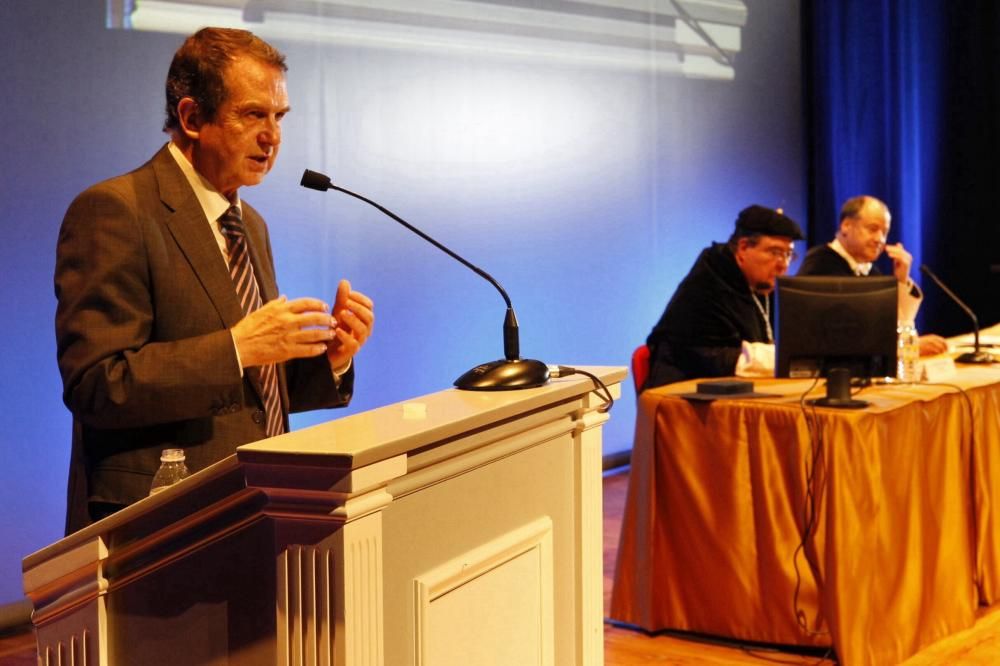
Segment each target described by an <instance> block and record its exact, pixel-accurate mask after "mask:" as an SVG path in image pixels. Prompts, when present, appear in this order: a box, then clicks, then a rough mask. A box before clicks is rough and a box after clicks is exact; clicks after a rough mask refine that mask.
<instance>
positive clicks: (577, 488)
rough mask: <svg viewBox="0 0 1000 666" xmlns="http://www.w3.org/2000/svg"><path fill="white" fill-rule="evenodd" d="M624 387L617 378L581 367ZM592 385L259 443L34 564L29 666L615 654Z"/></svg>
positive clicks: (597, 658) (534, 659)
mask: <svg viewBox="0 0 1000 666" xmlns="http://www.w3.org/2000/svg"><path fill="white" fill-rule="evenodd" d="M586 369H587V370H589V371H591V372H594V373H595V374H597V375H598V376H600V377H601V378H602V379H603V380H604V381H605V382H606V383H607V384H609V386H611V387H612V390H613V391H614V392H615V394H616V395H617V392H618V391H619V386H618V384H619V383H620V382H621V380H622V379H623V378H624V376H625V370H624V368H617V367H614V368H610V367H598V368H594V367H590V368H586ZM592 388H593V386H592V383H591V381H590V380H589V379H587V378H586V377H583V376H579V375H574V376H571V377H566V378H562V379H554V380H552V381H551V382H549V384H547V385H546V386H544V387H541V388H537V389H529V390H523V391H505V392H493V393H485V392H468V391H458V390H455V389H449V390H445V391H441V392H440V393H435V394H432V395H427V396H423V397H420V398H415V399H414V400H412V401H408V402H404V403H398V404H394V405H388V406H386V407H381V408H379V409H374V410H371V411H369V412H365V413H362V414H357V415H353V416H348V417H345V418H341V419H337V420H334V421H330V422H328V423H325V424H322V425H318V426H314V427H311V428H307V429H305V430H301V431H297V432H293V433H288V434H286V435H282V436H280V437H276V438H272V439H268V440H263V441H260V442H256V443H253V444H249V445H246V446H242V447H240V448H239V449H238V451H237V453H236V454H235V455H234V456H231V457H229V458H227V459H225V460H223V461H221V462H219V463H217V464H215V465H213V466H212V467H210V468H208V469H205V470H203V471H201V472H199V473H198V474H195V475H193V476H191V477H190V478H188V479H186V480H185V481H183V482H182V483H180V484H177V485H176V486H172V487H171V488H169V489H167V490H165V491H163V492H161V493H159V494H157V495H156V496H155V497H151V498H148V499H145V500H143V501H141V502H138V503H137V504H135V505H133V506H131V507H128V508H127V509H125V510H124V511H121V512H120V513H118V514H115V515H114V516H111V517H110V518H107V519H105V520H103V521H101V522H99V523H97V524H94V525H92V526H90V527H88V528H86V529H85V530H82V531H80V532H78V533H76V534H73V535H71V536H69V537H67V538H65V539H62V540H61V541H58V542H56V543H54V544H52V545H51V546H49V547H47V548H45V549H43V550H41V551H39V552H37V553H35V554H33V555H30V556H28V557H27V558H25V560H24V565H23V568H24V588H25V592H26V593H27V594H28V596H29V597H30V598H31V600H32V601H33V603H34V606H35V611H34V615H33V621H34V624H35V627H36V630H37V636H38V650H39V664H41V665H43V666H44V665H53V666H54V665H55V664H74V665H92V664H93V665H112V666H118V665H125V664H137V665H142V666H158V665H160V664H162V665H164V666H166V665H170V666H176V665H177V664H185V665H192V666H195V665H203V664H211V665H213V666H214V665H222V664H239V665H240V666H244V665H250V666H253V665H261V666H263V665H267V666H271V665H274V664H279V665H282V666H285V665H287V666H299V665H302V666H312V665H317V666H323V665H330V666H355V665H362V664H363V665H365V666H368V665H373V666H381V665H388V666H400V665H407V664H413V665H422V666H443V665H444V666H447V665H451V664H455V665H461V666H467V665H469V664H476V665H477V666H483V665H491V664H498V665H499V664H502V665H507V664H509V665H511V666H525V665H530V664H539V665H544V666H555V665H559V666H563V665H565V664H588V665H589V664H595V665H600V664H602V663H603V654H604V648H603V636H604V633H603V609H602V598H603V592H602V590H603V587H602V585H603V583H602V580H603V578H602V535H601V526H602V501H601V426H602V424H603V423H604V421H605V420H607V418H608V417H607V415H605V414H602V413H600V412H598V411H596V410H597V408H598V407H600V405H601V404H602V400H601V399H600V398H599V397H598V396H597V395H595V394H594V393H592Z"/></svg>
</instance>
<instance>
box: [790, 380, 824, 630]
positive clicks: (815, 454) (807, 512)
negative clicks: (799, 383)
mask: <svg viewBox="0 0 1000 666" xmlns="http://www.w3.org/2000/svg"><path fill="white" fill-rule="evenodd" d="M819 380H820V376H819V375H818V374H817V375H816V378H815V379H814V380H813V383H812V384H811V385H810V386H809V388H807V389H806V390H805V391H804V392H803V393H802V395H801V396H799V409H801V410H802V416H803V418H804V419H805V422H806V428H807V429H808V431H809V448H808V453H807V455H806V468H805V473H806V493H805V499H804V500H803V506H802V538H801V539H800V540H799V545H798V546H796V547H795V552H793V553H792V567H793V568H794V569H795V591H794V592H793V593H792V612H793V613H794V615H795V621H796V622H797V623H798V625H799V628H800V629H801V630H802V631H803V633H805V634H806V635H808V636H829V635H830V632H829V631H826V630H822V631H816V630H814V629H810V628H809V626H808V623H807V620H806V614H805V611H804V610H802V609H801V608H799V592H800V591H801V588H802V574H801V573H800V572H799V553H802V552H803V551H805V548H806V546H807V545H808V543H809V539H810V537H811V536H812V534H813V530H814V528H815V526H816V492H817V490H816V487H815V485H816V468H817V466H818V465H819V463H820V461H821V457H820V456H821V454H822V452H823V433H822V431H821V430H820V427H819V415H818V414H817V412H816V405H815V404H813V405H812V409H811V410H810V409H809V406H808V405H806V396H807V395H809V394H810V393H811V392H812V390H813V389H815V388H816V385H817V384H819ZM810 415H811V417H812V418H810ZM806 562H807V563H808V564H809V567H810V568H811V569H813V578H814V579H815V580H818V579H819V577H818V576H817V572H816V571H815V569H814V568H813V566H812V562H810V561H809V558H808V557H806Z"/></svg>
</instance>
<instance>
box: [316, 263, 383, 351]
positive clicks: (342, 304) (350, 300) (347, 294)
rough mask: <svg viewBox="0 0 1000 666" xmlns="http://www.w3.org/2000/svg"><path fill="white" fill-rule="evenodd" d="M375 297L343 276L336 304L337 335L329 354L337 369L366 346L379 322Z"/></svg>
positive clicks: (334, 315) (335, 331) (331, 341)
mask: <svg viewBox="0 0 1000 666" xmlns="http://www.w3.org/2000/svg"><path fill="white" fill-rule="evenodd" d="M374 308H375V306H374V304H373V303H372V300H371V299H370V298H368V297H367V296H365V295H364V294H362V293H361V292H360V291H353V290H352V289H351V283H350V282H348V281H347V280H341V281H340V283H339V284H338V285H337V296H336V298H335V299H334V304H333V318H334V321H335V322H336V324H335V326H336V328H335V329H334V331H333V339H332V340H330V342H329V343H327V346H326V356H327V358H328V359H329V360H330V367H331V368H333V369H334V370H340V369H342V368H344V367H345V366H346V365H347V363H348V362H349V361H350V360H351V359H352V358H354V355H355V354H357V353H358V350H359V349H361V347H362V346H364V344H365V342H366V341H367V340H368V336H369V335H371V332H372V327H373V326H374V325H375V311H374Z"/></svg>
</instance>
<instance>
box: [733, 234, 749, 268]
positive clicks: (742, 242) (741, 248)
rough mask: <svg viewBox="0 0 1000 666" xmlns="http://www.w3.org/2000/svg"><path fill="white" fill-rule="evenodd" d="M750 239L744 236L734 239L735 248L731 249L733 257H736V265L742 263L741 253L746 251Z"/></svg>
mask: <svg viewBox="0 0 1000 666" xmlns="http://www.w3.org/2000/svg"><path fill="white" fill-rule="evenodd" d="M749 244H750V239H749V238H747V237H746V236H743V237H742V238H738V239H737V240H736V249H735V250H733V257H734V258H735V259H736V263H737V265H742V264H743V253H744V252H746V249H747V247H749Z"/></svg>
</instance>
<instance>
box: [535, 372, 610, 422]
mask: <svg viewBox="0 0 1000 666" xmlns="http://www.w3.org/2000/svg"><path fill="white" fill-rule="evenodd" d="M570 375H583V376H584V377H589V378H590V380H591V381H592V382H594V390H593V393H596V394H597V397H599V398H601V399H602V400H604V404H603V405H601V406H600V407H598V408H597V411H599V412H600V413H602V414H606V413H607V412H609V411H611V408H612V407H614V404H615V399H614V398H613V397H611V390H610V389H609V388H608V387H607V385H606V384H605V383H604V382H602V381H601V378H600V377H598V376H597V375H595V374H592V373H590V372H587V371H586V370H580V369H579V368H573V367H570V366H568V365H550V366H549V377H552V378H557V377H569V376H570Z"/></svg>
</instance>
